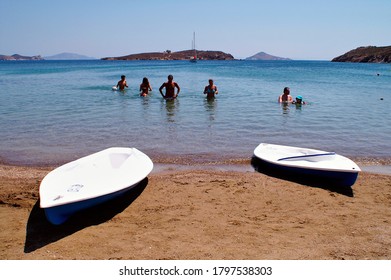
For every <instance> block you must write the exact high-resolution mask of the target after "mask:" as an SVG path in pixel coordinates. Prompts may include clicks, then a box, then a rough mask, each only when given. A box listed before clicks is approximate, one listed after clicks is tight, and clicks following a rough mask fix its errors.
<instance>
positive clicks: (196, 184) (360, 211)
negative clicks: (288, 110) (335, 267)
mask: <svg viewBox="0 0 391 280" xmlns="http://www.w3.org/2000/svg"><path fill="white" fill-rule="evenodd" d="M52 169H53V168H52V167H23V166H9V165H0V223H1V226H0V228H1V231H0V258H1V259H3V260H7V259H12V260H13V259H27V260H33V259H44V260H51V259H76V260H82V259H92V260H95V259H103V260H107V259H152V260H163V259H169V260H179V259H184V260H199V259H200V260H210V259H222V260H227V259H235V260H236V259H239V260H248V259H270V260H272V259H273V260H282V259H284V260H285V259H288V260H299V259H304V260H312V259H319V260H324V259H331V260H334V259H336V260H341V259H353V260H357V259H374V260H379V259H386V260H390V259H391V234H390V233H391V176H389V175H379V174H373V173H368V172H362V173H360V175H359V178H358V180H357V182H356V184H355V185H354V186H353V187H352V188H351V189H345V190H338V189H337V190H335V189H327V188H321V187H314V186H308V185H303V184H300V183H296V182H291V181H286V180H282V179H278V178H274V177H270V176H267V175H265V174H262V173H258V172H256V171H254V170H251V168H250V171H248V170H246V171H240V170H238V171H237V170H216V169H213V168H212V169H208V168H204V169H203V170H201V169H192V168H191V167H190V168H187V169H185V170H183V169H180V168H179V169H176V168H169V169H166V170H160V171H158V172H156V171H155V172H153V173H152V174H150V175H149V176H148V178H147V179H146V180H144V181H143V182H142V183H141V184H139V186H138V187H136V188H134V189H133V190H132V191H130V192H129V193H127V194H126V195H124V196H123V197H121V198H120V199H117V200H116V201H113V202H110V203H106V204H104V205H101V206H99V207H95V208H93V209H90V210H87V211H84V212H82V213H79V214H77V215H75V216H74V217H73V218H71V219H70V220H69V221H68V222H66V223H65V224H63V225H60V226H53V225H50V224H49V223H48V222H47V220H46V218H45V215H44V212H43V211H42V210H41V209H40V208H39V184H40V182H41V180H42V179H43V177H44V176H45V175H46V174H47V173H48V172H49V171H50V170H52Z"/></svg>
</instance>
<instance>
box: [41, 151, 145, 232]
mask: <svg viewBox="0 0 391 280" xmlns="http://www.w3.org/2000/svg"><path fill="white" fill-rule="evenodd" d="M152 168H153V163H152V161H151V159H150V158H149V157H148V156H147V155H145V154H144V153H142V152H140V151H139V150H137V149H135V148H109V149H106V150H103V151H100V152H97V153H95V154H92V155H89V156H86V157H83V158H80V159H78V160H75V161H73V162H70V163H67V164H65V165H62V166H60V167H58V168H56V169H55V170H53V171H51V172H50V173H48V174H47V175H46V176H45V178H44V179H43V180H42V182H41V185H40V190H39V191H40V206H41V208H43V209H44V211H45V215H46V217H47V219H48V220H49V222H50V223H52V224H54V225H59V224H62V223H64V222H65V221H66V220H67V219H68V218H69V217H70V216H72V215H74V214H75V213H76V212H78V211H81V210H84V209H87V208H90V207H93V206H95V205H98V204H101V203H104V202H106V201H109V200H111V199H114V198H116V197H118V196H121V195H122V194H124V193H125V192H127V191H129V190H130V189H132V188H133V187H135V186H136V185H138V184H139V183H140V182H141V181H142V180H144V179H145V178H146V177H147V176H148V174H149V173H150V172H151V171H152Z"/></svg>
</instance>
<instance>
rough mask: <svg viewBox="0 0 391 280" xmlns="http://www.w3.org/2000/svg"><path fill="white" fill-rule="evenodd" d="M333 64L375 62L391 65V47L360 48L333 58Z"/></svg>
mask: <svg viewBox="0 0 391 280" xmlns="http://www.w3.org/2000/svg"><path fill="white" fill-rule="evenodd" d="M331 61H333V62H375V63H391V46H388V47H374V46H369V47H359V48H357V49H354V50H351V51H349V52H347V53H345V54H343V55H341V56H338V57H335V58H333V59H332V60H331Z"/></svg>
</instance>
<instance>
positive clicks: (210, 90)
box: [117, 75, 219, 99]
mask: <svg viewBox="0 0 391 280" xmlns="http://www.w3.org/2000/svg"><path fill="white" fill-rule="evenodd" d="M127 87H128V84H127V82H126V76H125V75H122V76H121V80H119V81H118V83H117V89H119V90H124V89H125V88H127ZM163 89H165V93H163ZM175 89H176V90H175ZM150 91H152V86H151V84H150V83H149V81H148V78H146V77H144V78H143V81H142V83H141V84H140V96H147V95H148V93H149V92H150ZM180 91H181V88H180V87H179V85H178V83H177V82H175V81H174V77H173V76H172V75H168V77H167V82H164V83H163V84H162V85H161V86H160V88H159V92H160V94H161V95H162V97H163V98H164V99H175V98H176V97H177V96H178V94H179V92H180ZM218 93H219V92H218V90H217V87H216V85H215V84H214V82H213V80H212V79H209V84H208V85H207V86H205V89H204V94H206V97H207V98H208V99H213V98H215V95H216V94H218Z"/></svg>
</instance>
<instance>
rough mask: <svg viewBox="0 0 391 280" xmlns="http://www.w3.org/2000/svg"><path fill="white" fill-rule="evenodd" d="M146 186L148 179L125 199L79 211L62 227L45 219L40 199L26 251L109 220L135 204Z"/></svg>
mask: <svg viewBox="0 0 391 280" xmlns="http://www.w3.org/2000/svg"><path fill="white" fill-rule="evenodd" d="M147 185H148V178H145V179H144V180H143V181H141V182H140V183H139V184H138V185H137V186H135V187H133V188H131V189H130V190H129V191H127V192H126V193H124V194H123V195H122V196H120V197H117V198H115V199H112V200H110V201H107V202H105V203H102V204H100V205H97V206H94V207H91V208H88V209H86V210H83V211H80V212H78V213H76V214H75V215H74V216H72V217H70V218H69V220H67V221H66V222H65V223H64V224H61V225H52V224H51V223H49V221H48V220H47V219H46V216H45V211H44V210H43V209H42V208H40V207H39V200H38V201H37V203H35V205H34V207H33V209H32V210H31V213H30V216H29V219H28V221H27V227H26V242H25V245H24V252H25V253H31V252H33V251H35V250H37V249H39V248H42V247H44V246H46V245H48V244H50V243H53V242H56V241H58V240H60V239H62V238H64V237H67V236H69V235H72V234H73V233H75V232H77V231H79V230H82V229H84V228H86V227H89V226H92V225H98V224H101V223H104V222H106V221H108V220H110V219H111V218H113V217H114V216H115V215H117V214H119V213H121V212H122V211H124V210H125V209H126V208H127V207H128V206H129V205H130V204H132V203H133V201H134V200H136V198H137V197H138V196H139V195H140V194H141V193H142V192H143V191H144V189H145V188H146V186H147Z"/></svg>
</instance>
